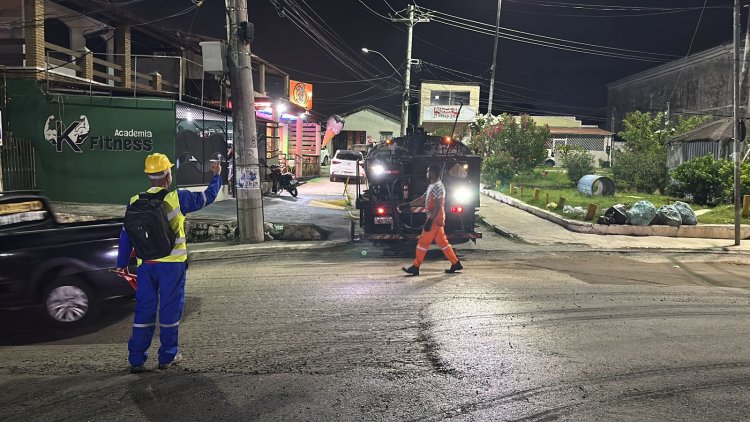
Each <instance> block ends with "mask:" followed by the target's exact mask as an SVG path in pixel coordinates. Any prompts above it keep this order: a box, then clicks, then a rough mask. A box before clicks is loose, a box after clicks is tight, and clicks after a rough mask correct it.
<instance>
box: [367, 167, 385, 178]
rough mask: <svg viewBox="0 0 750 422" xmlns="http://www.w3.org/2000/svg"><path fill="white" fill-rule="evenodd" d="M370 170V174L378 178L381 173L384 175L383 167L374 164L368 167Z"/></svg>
mask: <svg viewBox="0 0 750 422" xmlns="http://www.w3.org/2000/svg"><path fill="white" fill-rule="evenodd" d="M370 170H371V171H372V174H373V175H375V176H380V175H382V174H383V173H385V167H383V166H382V165H380V164H375V165H374V166H372V167H370Z"/></svg>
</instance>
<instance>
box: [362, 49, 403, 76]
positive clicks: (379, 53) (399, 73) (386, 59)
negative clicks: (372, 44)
mask: <svg viewBox="0 0 750 422" xmlns="http://www.w3.org/2000/svg"><path fill="white" fill-rule="evenodd" d="M362 52H363V53H365V54H367V53H375V54H377V55H379V56H380V57H382V58H383V60H385V61H386V62H387V63H388V64H389V65H390V66H391V69H393V71H394V72H396V74H398V76H401V72H399V71H398V69H396V66H394V65H393V63H391V61H390V60H388V58H387V57H385V56H384V55H383V53H381V52H379V51H377V50H370V49H369V48H367V47H362Z"/></svg>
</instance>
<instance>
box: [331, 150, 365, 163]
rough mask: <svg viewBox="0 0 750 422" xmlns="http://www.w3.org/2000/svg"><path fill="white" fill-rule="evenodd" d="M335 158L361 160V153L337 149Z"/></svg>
mask: <svg viewBox="0 0 750 422" xmlns="http://www.w3.org/2000/svg"><path fill="white" fill-rule="evenodd" d="M336 158H338V159H339V160H350V161H357V160H360V161H362V154H360V153H359V152H354V151H339V152H338V153H337V154H336Z"/></svg>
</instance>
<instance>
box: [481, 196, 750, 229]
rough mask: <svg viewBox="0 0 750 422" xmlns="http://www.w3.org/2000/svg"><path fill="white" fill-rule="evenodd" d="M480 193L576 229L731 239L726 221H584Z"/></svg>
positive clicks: (745, 226)
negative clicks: (639, 223)
mask: <svg viewBox="0 0 750 422" xmlns="http://www.w3.org/2000/svg"><path fill="white" fill-rule="evenodd" d="M482 193H483V194H484V195H485V196H488V197H490V198H492V199H494V200H496V201H498V202H502V203H504V204H507V205H510V206H512V207H515V208H518V209H520V210H523V211H526V212H528V213H530V214H533V215H535V216H537V217H539V218H543V219H545V220H548V221H551V222H553V223H556V224H558V225H560V226H562V227H565V228H566V229H568V230H570V231H572V232H576V233H588V234H599V235H611V234H614V235H625V236H664V237H688V238H701V239H734V226H732V225H727V224H701V225H697V226H681V227H669V226H628V225H611V226H607V225H604V224H594V223H586V222H583V221H576V220H568V219H566V218H563V217H560V216H559V215H557V214H554V213H551V212H549V211H547V210H543V209H541V208H537V207H535V206H533V205H528V204H526V203H524V202H521V201H519V200H517V199H515V198H512V197H510V196H507V195H504V194H502V193H500V192H497V191H492V190H488V189H482ZM742 239H750V226H747V225H744V226H743V227H742Z"/></svg>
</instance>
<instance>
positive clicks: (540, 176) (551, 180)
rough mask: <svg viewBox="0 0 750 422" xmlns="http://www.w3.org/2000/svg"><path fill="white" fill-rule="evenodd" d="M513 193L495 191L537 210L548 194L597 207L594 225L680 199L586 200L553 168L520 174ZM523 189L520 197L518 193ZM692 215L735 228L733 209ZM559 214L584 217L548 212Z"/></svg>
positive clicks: (623, 195) (625, 196) (634, 195)
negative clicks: (645, 205)
mask: <svg viewBox="0 0 750 422" xmlns="http://www.w3.org/2000/svg"><path fill="white" fill-rule="evenodd" d="M596 173H597V174H602V175H607V176H609V177H611V171H610V169H596ZM512 183H513V186H514V191H513V192H512V193H511V192H509V191H508V188H509V186H508V184H507V183H505V182H504V183H503V185H502V187H501V188H500V189H497V190H498V191H500V192H502V193H504V194H506V195H508V196H511V197H513V198H515V199H518V200H520V201H522V202H525V203H527V204H529V205H534V206H535V207H539V208H543V209H544V208H546V205H547V194H549V202H554V203H557V204H559V201H560V197H561V196H562V197H564V198H565V205H570V206H571V207H581V208H583V209H584V210H588V207H589V204H596V205H597V210H596V213H595V215H594V219H593V222H596V219H597V218H599V217H600V216H602V215H604V213H605V212H606V211H607V209H609V207H611V206H612V205H615V204H623V205H625V207H626V208H628V209H630V207H632V206H633V205H634V204H635V203H636V202H638V201H649V202H651V203H652V204H654V206H656V208H659V207H661V206H662V205H671V204H674V203H675V202H676V201H678V200H679V199H676V198H672V197H669V196H667V195H654V194H644V193H639V192H617V193H616V194H615V195H614V196H588V195H585V194H583V193H581V192H579V191H578V189H577V188H576V187H575V186H573V184H572V183H571V181H570V180H569V179H568V175H567V172H566V171H565V169H561V168H555V167H537V168H536V169H534V171H533V173H530V174H520V175H517V176H515V177H514V178H513V180H512ZM521 188H523V193H522V192H521ZM535 188H538V189H540V193H539V198H538V199H537V200H534V189H535ZM690 206H691V208H692V209H693V210H694V211H699V210H708V211H706V212H705V213H702V214H701V215H698V223H700V224H734V206H733V205H724V206H718V207H715V208H708V207H704V206H700V205H693V204H691V205H690ZM549 211H551V212H554V213H555V214H558V215H560V216H562V217H565V218H568V219H572V220H583V217H579V218H574V217H572V216H570V215H566V214H563V212H562V208H559V209H553V210H549ZM741 223H742V224H750V219H748V218H742V221H741Z"/></svg>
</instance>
